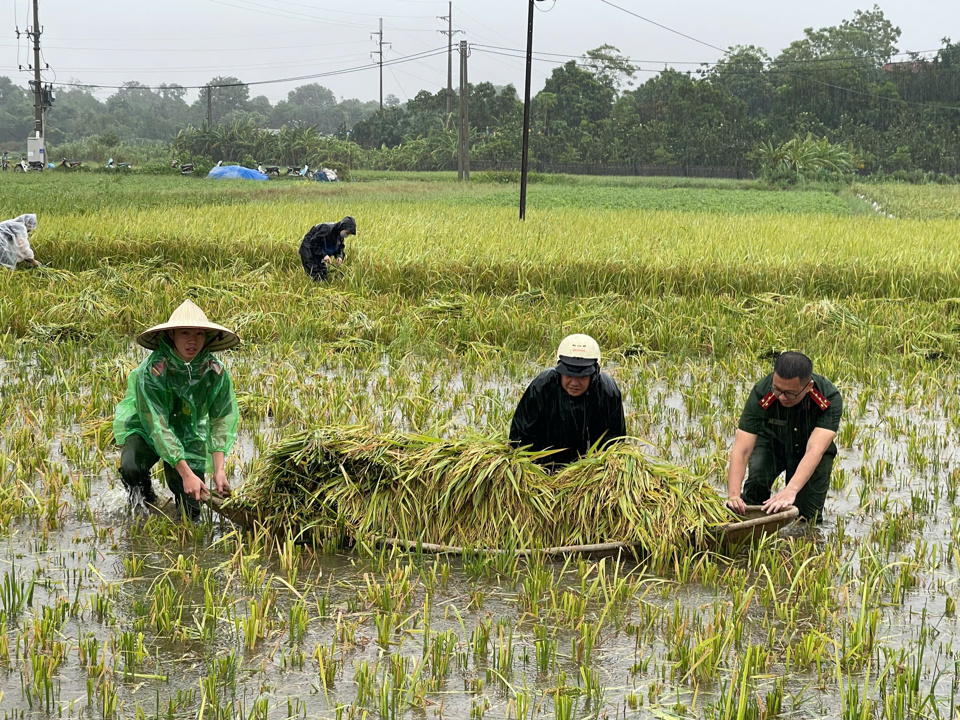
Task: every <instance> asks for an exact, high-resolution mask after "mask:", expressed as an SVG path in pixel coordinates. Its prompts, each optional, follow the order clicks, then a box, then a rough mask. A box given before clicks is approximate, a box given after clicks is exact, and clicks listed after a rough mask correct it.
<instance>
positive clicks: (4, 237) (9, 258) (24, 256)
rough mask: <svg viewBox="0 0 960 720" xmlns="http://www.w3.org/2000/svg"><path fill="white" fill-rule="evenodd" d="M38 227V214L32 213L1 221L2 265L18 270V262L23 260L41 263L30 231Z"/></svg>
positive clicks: (0, 253)
mask: <svg viewBox="0 0 960 720" xmlns="http://www.w3.org/2000/svg"><path fill="white" fill-rule="evenodd" d="M36 229H37V216H36V215H34V214H32V213H31V214H29V215H21V216H20V217H18V218H14V219H13V220H5V221H4V222H0V265H2V266H3V267H5V268H7V269H9V270H16V268H17V263H19V262H23V261H26V262H28V263H30V264H31V265H39V264H40V263H39V262H37V260H36V259H35V258H34V257H33V248H31V247H30V238H29V233H30V231H32V230H36Z"/></svg>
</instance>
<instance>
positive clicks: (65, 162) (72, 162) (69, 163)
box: [60, 158, 83, 170]
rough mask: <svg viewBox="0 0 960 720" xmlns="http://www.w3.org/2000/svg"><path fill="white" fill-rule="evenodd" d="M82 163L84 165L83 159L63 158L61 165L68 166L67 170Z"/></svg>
mask: <svg viewBox="0 0 960 720" xmlns="http://www.w3.org/2000/svg"><path fill="white" fill-rule="evenodd" d="M81 165H83V160H67V159H66V158H63V160H61V161H60V167H62V168H66V169H67V170H73V169H74V168H78V167H80V166H81Z"/></svg>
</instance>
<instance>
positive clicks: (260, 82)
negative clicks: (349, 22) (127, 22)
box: [57, 48, 447, 90]
mask: <svg viewBox="0 0 960 720" xmlns="http://www.w3.org/2000/svg"><path fill="white" fill-rule="evenodd" d="M446 51H447V49H446V48H434V49H433V50H427V51H425V52H422V53H416V54H414V55H404V56H401V57H398V58H394V59H392V60H384V61H383V66H384V67H387V66H389V65H399V64H401V63H406V62H413V61H416V60H425V59H427V58H431V57H437V56H438V55H442V54H443V53H445V52H446ZM377 67H379V63H370V64H369V65H357V66H355V67H349V68H342V69H340V70H329V71H327V72H322V73H312V74H310V75H298V76H295V77H285V78H275V79H273V80H254V81H252V82H235V83H218V84H214V85H211V84H210V83H205V84H203V85H178V87H179V88H182V89H184V90H202V89H204V88H206V87H215V88H225V87H243V86H245V85H246V86H251V85H275V84H277V83H284V82H297V81H300V80H315V79H317V78H322V77H333V76H335V75H349V74H351V73H355V72H362V71H363V70H372V69H374V68H377ZM57 85H58V86H60V87H77V88H97V89H101V90H162V89H166V88H161V87H160V86H159V85H137V86H134V87H130V86H129V85H101V84H98V83H69V82H67V83H57ZM168 87H169V86H168Z"/></svg>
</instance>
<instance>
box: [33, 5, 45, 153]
mask: <svg viewBox="0 0 960 720" xmlns="http://www.w3.org/2000/svg"><path fill="white" fill-rule="evenodd" d="M41 32H42V31H41V29H40V0H33V33H31V34H32V35H33V103H34V118H33V130H34V132H35V133H36V136H37V137H38V138H42V137H43V86H42V85H41V84H40V33H41Z"/></svg>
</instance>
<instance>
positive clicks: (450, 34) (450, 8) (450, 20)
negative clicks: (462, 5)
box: [437, 0, 463, 122]
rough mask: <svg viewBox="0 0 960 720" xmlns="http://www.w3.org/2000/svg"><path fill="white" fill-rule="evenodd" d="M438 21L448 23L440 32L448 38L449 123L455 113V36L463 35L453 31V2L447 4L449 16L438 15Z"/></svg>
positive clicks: (458, 31) (461, 32)
mask: <svg viewBox="0 0 960 720" xmlns="http://www.w3.org/2000/svg"><path fill="white" fill-rule="evenodd" d="M437 19H438V20H446V21H447V29H446V30H438V31H437V32H439V33H440V34H441V35H446V36H447V121H448V122H449V118H450V113H452V112H453V36H454V35H456V34H457V33H460V34H463V30H454V29H453V1H452V0H451V1H450V2H448V3H447V14H446V15H438V16H437Z"/></svg>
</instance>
